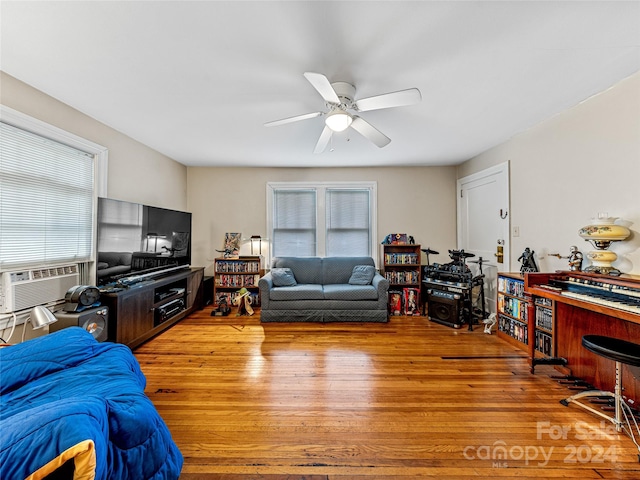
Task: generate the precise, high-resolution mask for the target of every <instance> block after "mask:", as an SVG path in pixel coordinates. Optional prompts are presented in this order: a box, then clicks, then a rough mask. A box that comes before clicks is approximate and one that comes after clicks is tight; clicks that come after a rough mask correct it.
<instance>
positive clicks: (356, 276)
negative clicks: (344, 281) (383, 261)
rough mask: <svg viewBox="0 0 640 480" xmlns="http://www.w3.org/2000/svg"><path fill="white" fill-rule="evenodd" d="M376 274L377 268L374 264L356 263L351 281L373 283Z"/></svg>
mask: <svg viewBox="0 0 640 480" xmlns="http://www.w3.org/2000/svg"><path fill="white" fill-rule="evenodd" d="M375 274H376V269H375V267H374V266H373V265H356V266H355V267H353V272H352V273H351V277H350V278H349V283H350V284H351V285H371V280H373V276H374V275H375Z"/></svg>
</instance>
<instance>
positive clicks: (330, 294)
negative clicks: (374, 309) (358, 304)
mask: <svg viewBox="0 0 640 480" xmlns="http://www.w3.org/2000/svg"><path fill="white" fill-rule="evenodd" d="M324 298H325V299H327V300H377V299H378V290H377V289H376V288H375V287H374V286H373V285H348V284H342V285H340V284H333V285H325V286H324Z"/></svg>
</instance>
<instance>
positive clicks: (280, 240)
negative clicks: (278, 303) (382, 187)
mask: <svg viewBox="0 0 640 480" xmlns="http://www.w3.org/2000/svg"><path fill="white" fill-rule="evenodd" d="M267 205H268V208H267V225H268V228H269V235H270V236H271V253H272V255H273V256H276V257H277V256H316V255H317V256H336V257H339V256H372V257H373V256H374V254H375V235H376V221H375V217H376V184H375V182H332V183H322V184H309V183H305V182H299V183H298V182H290V183H289V182H282V183H269V184H268V185H267Z"/></svg>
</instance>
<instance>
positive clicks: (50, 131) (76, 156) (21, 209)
mask: <svg viewBox="0 0 640 480" xmlns="http://www.w3.org/2000/svg"><path fill="white" fill-rule="evenodd" d="M1 113H2V121H1V122H0V147H1V148H0V270H11V269H13V268H24V267H30V266H39V265H45V264H58V263H66V262H69V263H78V264H85V265H81V273H83V276H85V275H88V272H86V271H85V270H86V268H87V266H86V263H87V262H90V261H92V260H93V257H94V253H93V251H94V245H93V240H94V231H95V210H96V198H97V195H98V188H97V187H96V183H97V182H96V178H97V174H96V170H97V167H98V166H100V163H99V162H98V161H99V160H102V162H103V165H102V166H103V167H105V166H106V149H104V148H102V147H100V146H98V145H95V144H92V143H90V142H87V141H84V140H82V139H80V138H79V137H75V136H74V135H71V134H68V133H66V132H63V131H61V130H59V129H57V128H56V127H52V126H50V125H47V124H45V123H43V122H40V121H38V120H35V119H32V118H30V117H27V116H25V115H22V114H20V113H19V112H15V111H13V110H11V109H7V108H6V107H2V111H1Z"/></svg>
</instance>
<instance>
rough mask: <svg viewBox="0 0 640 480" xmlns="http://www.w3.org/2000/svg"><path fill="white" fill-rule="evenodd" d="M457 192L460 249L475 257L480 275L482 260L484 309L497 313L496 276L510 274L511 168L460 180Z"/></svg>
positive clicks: (473, 262) (505, 165) (473, 263)
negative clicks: (479, 261)
mask: <svg viewBox="0 0 640 480" xmlns="http://www.w3.org/2000/svg"><path fill="white" fill-rule="evenodd" d="M457 192H458V202H457V204H458V248H459V249H464V251H465V252H468V253H473V254H475V257H472V258H469V259H468V260H467V264H468V265H469V267H470V268H471V269H472V271H474V273H478V271H479V266H480V265H479V263H477V262H478V260H479V259H480V258H482V260H483V262H482V273H484V275H485V284H484V293H485V309H486V311H487V312H488V313H491V312H495V311H496V287H497V273H498V272H508V271H510V268H509V258H510V257H509V164H508V163H503V164H500V165H497V166H495V167H491V168H488V169H486V170H483V171H481V172H478V173H474V174H473V175H469V176H468V177H464V178H461V179H459V180H458V190H457ZM500 253H502V255H501V256H500ZM477 306H478V307H480V306H481V305H480V302H479V301H478V303H477Z"/></svg>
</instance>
